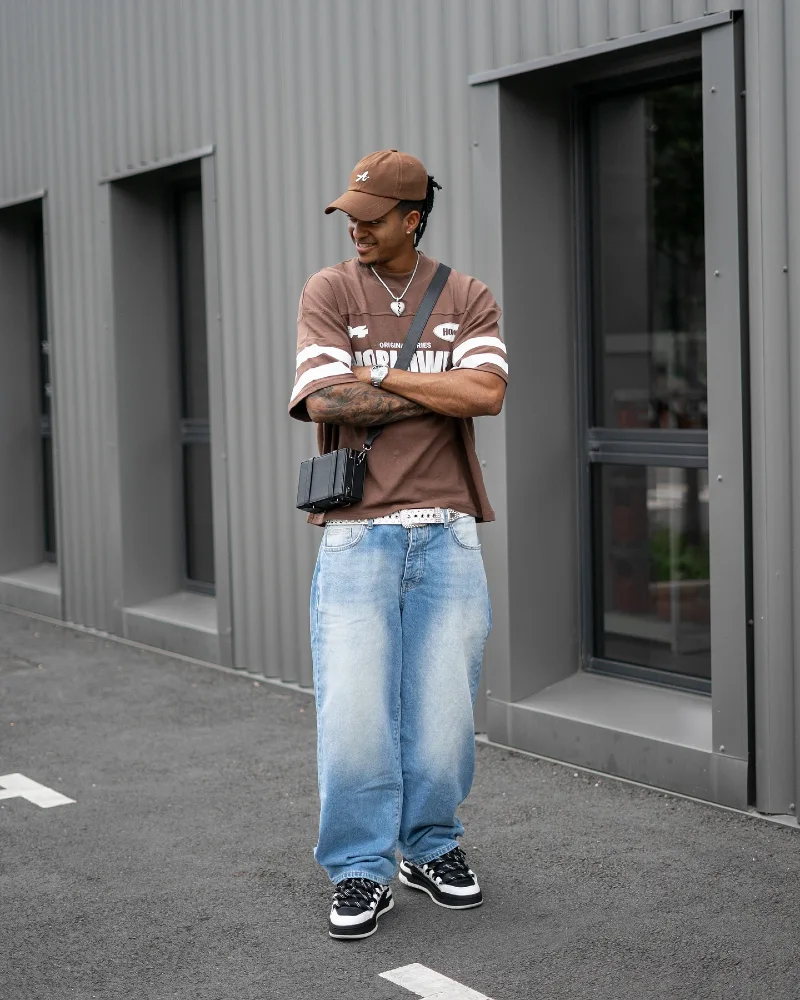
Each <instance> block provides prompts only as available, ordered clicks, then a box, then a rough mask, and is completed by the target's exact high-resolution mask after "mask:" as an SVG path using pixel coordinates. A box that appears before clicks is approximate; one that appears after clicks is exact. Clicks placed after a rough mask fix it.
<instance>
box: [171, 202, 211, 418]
mask: <svg viewBox="0 0 800 1000" xmlns="http://www.w3.org/2000/svg"><path fill="white" fill-rule="evenodd" d="M177 216H178V263H179V282H180V284H179V287H180V310H181V317H180V318H181V323H180V327H181V376H182V387H181V388H182V397H183V403H182V409H183V416H184V417H185V418H187V419H190V420H208V419H209V410H208V339H207V337H206V291H205V267H204V262H203V196H202V193H201V191H200V188H195V187H191V188H185V189H182V190H181V191H179V193H178V196H177Z"/></svg>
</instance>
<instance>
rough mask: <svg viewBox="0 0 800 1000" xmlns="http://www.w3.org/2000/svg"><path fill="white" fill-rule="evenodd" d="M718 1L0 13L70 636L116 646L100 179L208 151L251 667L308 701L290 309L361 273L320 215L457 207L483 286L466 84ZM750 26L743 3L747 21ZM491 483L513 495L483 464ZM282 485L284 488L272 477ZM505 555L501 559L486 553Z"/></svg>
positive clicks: (40, 1)
mask: <svg viewBox="0 0 800 1000" xmlns="http://www.w3.org/2000/svg"><path fill="white" fill-rule="evenodd" d="M725 6H731V5H730V4H728V5H725V4H716V3H704V2H702V0H638V2H637V0H527V2H526V0H494V2H492V0H403V2H401V3H390V2H388V0H325V2H319V0H274V2H267V0H136V2H135V3H133V2H130V0H127V2H126V0H58V2H55V0H24V2H22V0H0V137H2V141H1V142H0V204H1V203H2V202H4V201H7V200H10V199H12V198H17V197H20V196H23V195H25V194H28V193H30V192H34V191H36V190H38V189H41V188H44V189H46V190H47V197H48V218H49V224H50V241H51V243H50V251H51V253H50V261H51V275H50V281H51V285H52V297H53V357H54V369H55V371H54V385H55V394H56V395H55V407H56V420H57V422H58V428H59V433H60V449H61V454H60V484H61V498H60V502H61V509H62V514H61V524H62V536H61V551H60V565H61V572H62V583H63V590H64V608H65V617H66V618H67V619H68V620H71V621H75V622H79V623H82V624H85V625H89V626H94V627H98V628H108V627H110V626H111V623H112V614H111V610H110V608H109V607H108V600H107V594H108V592H109V591H108V586H107V583H108V581H107V570H106V565H107V561H106V543H107V541H108V534H109V532H110V531H113V530H114V528H113V526H114V525H116V524H118V523H119V518H118V514H117V512H114V511H109V510H108V509H107V506H108V499H107V498H108V492H107V490H106V488H105V487H106V483H107V482H108V477H109V472H108V467H109V463H110V462H113V461H114V460H115V457H114V454H113V451H114V447H115V445H116V442H114V441H110V440H109V433H108V429H109V426H111V423H113V422H111V423H110V422H109V419H108V416H109V407H110V406H111V405H112V403H113V396H112V395H110V394H109V391H108V385H107V378H106V376H107V373H108V372H109V371H110V370H111V359H110V352H111V350H112V344H111V341H110V338H109V336H108V332H107V329H106V322H107V318H108V317H107V305H106V301H107V298H106V296H107V289H106V288H105V287H103V276H104V275H105V274H106V273H107V272H106V270H105V268H104V267H103V262H102V260H101V259H100V256H101V253H102V247H103V246H104V245H105V244H104V239H103V234H102V232H101V231H100V226H101V221H100V215H101V213H100V211H99V206H100V204H101V198H102V195H101V191H100V188H99V185H98V180H99V179H101V178H108V177H113V176H114V175H116V174H118V173H120V172H123V171H126V170H128V169H130V168H135V167H140V166H144V165H148V164H156V163H158V162H161V161H163V160H165V159H168V158H169V157H171V156H175V155H178V154H181V153H185V152H187V151H191V150H193V149H196V148H200V147H204V146H207V145H209V144H214V145H215V147H216V154H215V159H216V171H217V184H218V204H217V215H218V222H219V260H220V265H219V266H220V279H221V302H222V330H223V359H224V380H225V401H226V403H225V407H226V409H225V416H226V433H227V454H228V468H229V505H230V545H231V563H232V566H231V570H232V577H231V581H232V592H233V613H234V621H233V634H234V644H235V657H236V662H237V664H239V665H241V666H244V667H251V668H254V669H259V670H265V671H266V672H267V673H269V674H271V675H277V676H282V677H284V678H286V679H289V680H300V681H302V682H304V683H308V681H309V680H310V665H309V662H308V653H307V641H306V623H307V611H306V606H307V586H308V580H309V574H310V566H311V564H312V561H313V557H314V549H315V545H316V543H317V541H318V536H317V534H316V531H315V530H314V529H311V528H308V527H307V526H306V525H305V523H304V521H303V518H302V516H300V515H299V514H298V513H297V512H296V511H295V510H294V507H293V502H292V499H293V498H292V493H293V483H292V479H293V476H294V470H295V466H296V465H297V462H298V460H299V459H300V458H302V457H305V456H306V455H307V454H308V453H309V450H310V449H311V447H312V438H311V433H310V430H309V429H308V428H304V427H300V426H290V425H289V423H288V421H287V419H286V415H285V404H286V398H287V395H288V391H289V387H290V385H291V379H292V374H293V368H294V353H295V352H294V320H295V315H296V302H297V299H298V295H299V291H300V288H301V286H302V283H303V281H304V279H305V277H306V276H307V275H308V274H309V273H310V272H312V271H314V270H316V269H318V268H319V267H320V266H322V265H324V264H326V263H329V262H331V261H335V260H338V259H341V258H342V257H344V256H347V255H348V245H347V241H346V239H345V234H344V227H343V226H342V224H341V220H339V219H328V218H325V217H324V216H323V215H322V212H321V208H322V206H323V205H324V204H325V202H326V201H327V200H328V199H329V198H331V197H332V196H335V195H336V194H338V193H339V190H340V188H341V186H342V185H343V183H344V182H345V180H346V177H347V175H348V172H349V170H350V168H351V166H352V164H353V162H354V161H355V160H356V159H357V158H358V157H359V156H361V155H362V154H363V153H365V152H367V151H369V150H372V149H375V148H381V147H387V146H397V147H399V148H404V149H409V150H412V151H414V152H415V153H417V154H418V155H420V156H421V157H422V158H423V159H424V161H425V162H426V164H427V165H428V166H429V169H430V170H431V171H432V172H433V173H435V174H436V176H437V177H439V178H440V179H441V181H442V182H443V184H444V191H443V192H442V195H441V198H440V202H439V204H438V206H437V210H436V213H435V215H434V218H433V220H432V224H431V228H430V230H429V237H428V238H427V239H426V244H427V246H426V249H427V250H428V252H429V253H431V254H432V255H434V256H437V257H441V258H443V259H446V260H447V261H448V262H449V263H451V264H453V265H454V266H455V267H457V268H459V269H462V270H467V271H470V270H471V269H472V264H473V241H474V239H475V238H476V229H475V227H474V225H473V214H472V211H471V176H470V155H469V150H470V135H469V128H468V87H467V83H466V81H467V77H468V75H469V74H470V73H472V72H476V71H480V70H484V69H489V68H492V67H495V66H500V65H505V64H509V63H513V62H517V61H520V60H525V59H531V58H535V57H537V56H540V55H546V54H551V53H555V52H561V51H565V50H568V49H571V48H575V47H578V46H585V45H590V44H592V43H595V42H600V41H603V40H605V39H606V38H608V37H613V36H618V35H624V34H632V33H636V32H639V31H646V30H648V29H651V28H656V27H659V26H662V25H665V24H669V23H670V22H673V21H680V20H684V19H688V18H692V17H697V16H701V15H702V14H703V13H705V12H708V11H711V10H717V9H720V8H721V7H725ZM734 6H735V4H734ZM486 459H487V460H488V465H487V470H486V472H487V478H488V481H489V488H490V492H493V494H494V495H495V496H497V495H498V494H504V489H503V488H501V487H500V486H499V485H498V487H497V488H496V489H495V490H494V491H492V479H493V477H495V476H497V475H498V473H502V471H503V467H502V466H500V465H499V464H497V465H496V466H495V463H494V459H493V458H492V455H491V454H487V455H486ZM276 469H281V470H286V482H287V484H288V486H287V488H286V489H282V490H281V489H277V488H276V478H275V470H276ZM489 545H490V546H491V540H489Z"/></svg>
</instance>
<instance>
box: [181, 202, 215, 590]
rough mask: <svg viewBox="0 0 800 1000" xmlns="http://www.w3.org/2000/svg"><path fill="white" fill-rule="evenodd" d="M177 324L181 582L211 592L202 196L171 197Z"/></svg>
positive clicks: (210, 502) (211, 557)
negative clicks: (183, 579) (183, 555)
mask: <svg viewBox="0 0 800 1000" xmlns="http://www.w3.org/2000/svg"><path fill="white" fill-rule="evenodd" d="M175 206H176V220H177V241H178V289H179V310H178V312H179V323H180V373H181V374H180V377H181V418H182V419H181V443H182V448H183V470H182V471H183V494H184V505H183V507H184V542H185V545H184V548H185V553H186V565H185V571H184V572H185V577H186V583H187V585H188V586H189V587H191V588H193V589H197V590H204V591H211V592H213V589H214V518H213V500H212V487H211V425H210V423H209V413H210V411H209V397H208V341H207V337H206V304H205V268H204V259H203V202H202V192H201V190H200V188H199V187H198V186H197V185H196V184H195V185H192V186H189V187H181V188H179V189H178V190H177V191H176V201H175Z"/></svg>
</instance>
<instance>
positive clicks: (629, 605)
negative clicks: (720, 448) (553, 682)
mask: <svg viewBox="0 0 800 1000" xmlns="http://www.w3.org/2000/svg"><path fill="white" fill-rule="evenodd" d="M596 474H597V480H596V485H597V489H598V492H599V495H598V496H597V499H598V500H599V502H600V517H599V521H600V522H601V531H602V537H601V539H600V540H599V541H600V544H599V546H598V558H599V565H598V566H597V567H596V577H595V578H596V579H597V580H602V593H601V594H600V595H598V596H599V599H598V612H599V613H598V615H597V618H598V627H597V637H596V653H597V655H598V656H599V657H600V658H602V659H607V660H616V661H619V662H622V663H635V664H641V665H643V666H647V667H651V668H654V669H656V670H667V671H672V672H674V673H679V674H686V675H690V676H693V677H703V678H710V677H711V632H710V609H709V588H710V579H709V578H710V572H709V550H708V472H707V470H705V469H678V468H664V467H653V466H650V467H647V466H636V465H602V466H598V467H597V469H596Z"/></svg>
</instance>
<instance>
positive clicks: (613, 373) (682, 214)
mask: <svg viewBox="0 0 800 1000" xmlns="http://www.w3.org/2000/svg"><path fill="white" fill-rule="evenodd" d="M587 110H588V115H587V118H586V122H587V125H588V138H589V141H588V144H587V150H588V163H587V176H588V178H589V207H590V217H589V228H590V239H589V241H588V246H589V248H590V255H591V267H590V274H591V284H590V294H591V308H590V310H589V316H590V322H591V330H590V331H589V333H588V337H587V340H588V355H589V364H588V367H587V371H588V372H589V378H588V383H589V384H588V385H587V386H586V393H587V397H588V404H589V405H588V407H587V409H586V412H587V414H588V417H589V428H588V431H589V433H588V439H587V441H588V448H589V453H588V454H587V456H586V457H587V461H588V462H589V463H590V470H591V471H590V473H589V475H588V478H587V482H588V483H589V484H590V488H589V491H588V493H589V496H588V505H589V508H590V509H589V511H588V514H587V519H588V522H589V524H590V525H591V563H592V572H591V581H592V583H591V586H592V596H591V607H592V609H593V614H592V620H593V628H592V630H591V631H592V635H591V636H590V641H591V651H590V654H589V665H590V666H591V667H592V668H594V669H598V670H606V671H611V672H617V673H620V674H624V675H628V676H636V677H641V678H642V679H650V680H658V681H660V682H662V683H677V684H684V685H686V686H688V687H693V688H694V689H696V690H697V689H699V690H708V689H709V684H710V678H711V630H710V611H709V593H710V579H709V577H710V574H709V546H708V538H709V535H708V509H709V508H708V471H707V469H706V468H702V467H698V466H702V465H703V464H704V463H705V462H707V455H708V433H707V431H708V405H707V401H708V395H707V378H706V302H705V281H706V273H705V243H704V239H705V234H704V219H703V215H704V187H703V109H702V92H701V85H700V81H699V79H691V80H687V79H681V80H676V79H672V80H668V81H665V82H663V83H661V84H652V85H646V86H640V87H639V88H638V89H635V90H634V89H631V88H627V89H624V90H623V89H620V90H619V91H616V92H614V93H612V94H607V95H604V96H602V97H599V98H595V99H593V100H592V101H591V102H590V104H589V106H588V109H587ZM623 455H624V460H622V456H623ZM667 456H669V457H667Z"/></svg>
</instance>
